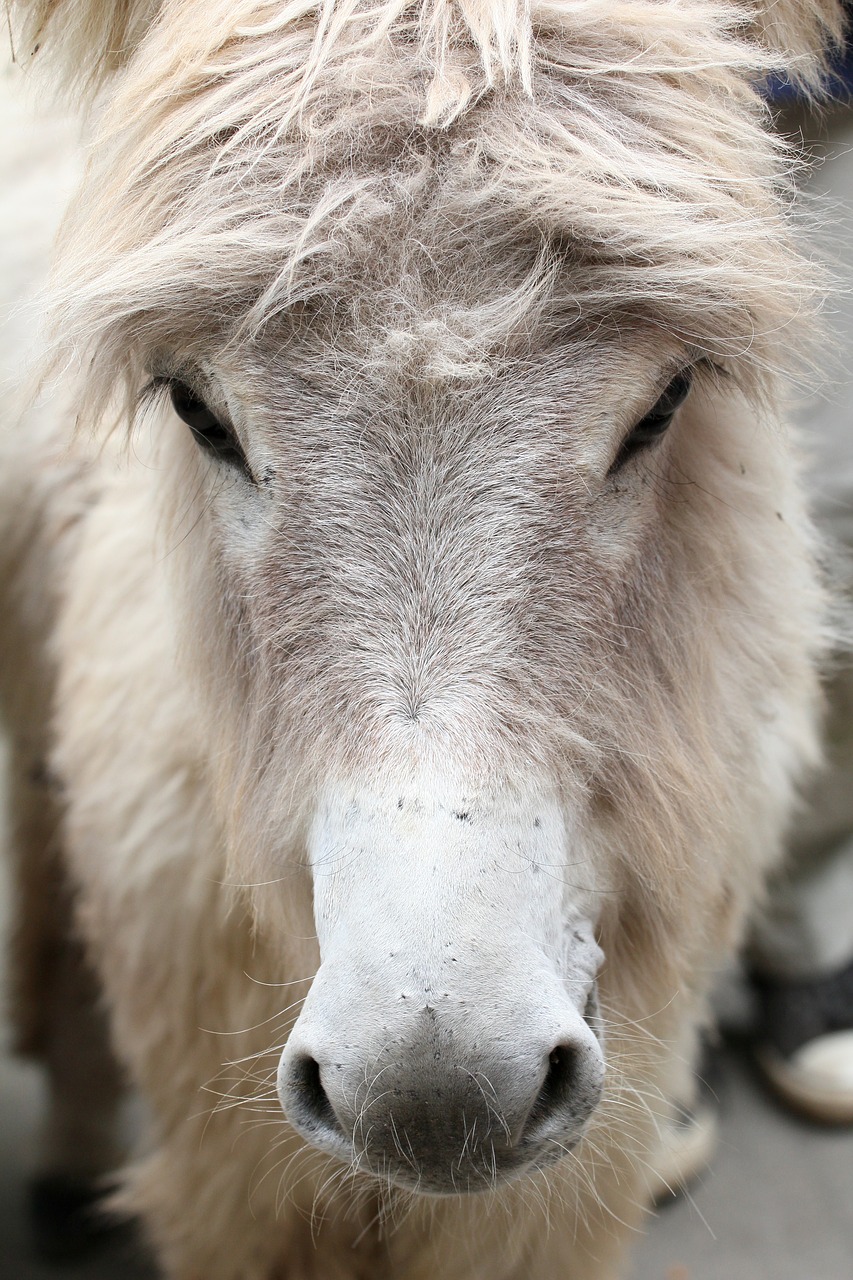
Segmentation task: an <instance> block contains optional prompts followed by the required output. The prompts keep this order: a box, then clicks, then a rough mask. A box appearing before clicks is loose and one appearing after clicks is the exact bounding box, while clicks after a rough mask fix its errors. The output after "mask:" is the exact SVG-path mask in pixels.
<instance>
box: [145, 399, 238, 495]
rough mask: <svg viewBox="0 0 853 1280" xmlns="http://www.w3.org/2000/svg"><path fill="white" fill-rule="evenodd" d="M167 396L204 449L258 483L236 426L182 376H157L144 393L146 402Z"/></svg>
mask: <svg viewBox="0 0 853 1280" xmlns="http://www.w3.org/2000/svg"><path fill="white" fill-rule="evenodd" d="M158 396H167V397H168V398H169V400H170V402H171V405H172V408H173V410H174V412H175V414H176V415H177V416H178V417H179V418H180V419H181V421H182V422H184V423H186V425H187V426H188V427H189V429H190V431H191V432H192V435H193V438H194V439H195V441H196V443H197V444H198V445H199V447H200V448H201V449H203V450H204V452H205V453H207V454H209V455H210V456H211V457H214V458H216V459H218V460H219V461H221V462H224V463H226V464H227V465H228V466H231V467H235V468H236V469H237V470H239V471H240V472H242V474H243V475H244V476H246V477H247V479H249V480H251V481H252V483H254V482H255V481H254V476H253V475H252V472H251V470H250V468H249V464H248V461H247V459H246V455H245V453H244V452H243V449H242V446H241V445H240V441H239V440H238V438H237V435H236V433H235V432H234V430H233V429H232V428H231V427H230V426H228V425H226V424H225V423H223V422H221V421H220V420H219V418H218V417H217V416H216V414H215V413H214V412H213V411H212V410H211V409H210V408H209V407H208V405H207V404H206V403H205V402H204V400H202V399H201V397H200V396H198V395H197V394H196V393H195V392H194V391H193V389H192V387H191V386H189V385H188V384H187V383H186V382H183V381H182V380H181V379H180V378H168V377H166V378H154V379H153V380H152V381H151V382H150V383H149V384H148V386H147V387H146V388H145V390H144V391H143V393H142V400H143V402H146V401H147V402H150V401H151V400H153V399H154V398H155V397H158Z"/></svg>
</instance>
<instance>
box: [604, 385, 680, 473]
mask: <svg viewBox="0 0 853 1280" xmlns="http://www.w3.org/2000/svg"><path fill="white" fill-rule="evenodd" d="M692 385H693V370H692V369H682V370H681V372H680V373H677V374H676V375H675V377H674V378H673V379H672V382H670V384H669V386H668V387H667V388H666V390H665V391H664V393H663V395H662V396H659V397H658V399H657V400H656V401H655V404H654V405H653V407H652V408H651V409H650V410H649V412H648V413H647V414H646V415H645V417H644V418H641V419H640V421H639V422H638V423H637V425H636V426H635V427H634V428H633V429H632V430H631V431H630V432H629V433H628V435H627V436H626V437H625V439H624V440H623V441H622V444H621V446H620V449H619V452H618V453H617V455H616V457H615V459H614V461H613V465H612V466H611V468H610V471H609V473H608V474H609V475H613V474H614V473H615V472H617V471H618V470H619V469H620V468H621V467H623V466H624V465H625V463H626V462H627V461H628V460H629V459H630V458H632V457H633V456H634V454H635V453H639V451H640V450H641V449H644V448H646V447H647V446H648V445H652V444H654V443H655V441H656V440H659V439H660V437H661V436H662V435H663V434H664V432H665V431H666V429H667V427H668V426H669V424H670V423H671V422H672V420H673V418H674V417H675V414H676V411H677V410H678V409H679V408H680V406H681V405H682V404H683V403H684V401H685V400H686V399H687V397H688V395H689V394H690V388H691V387H692Z"/></svg>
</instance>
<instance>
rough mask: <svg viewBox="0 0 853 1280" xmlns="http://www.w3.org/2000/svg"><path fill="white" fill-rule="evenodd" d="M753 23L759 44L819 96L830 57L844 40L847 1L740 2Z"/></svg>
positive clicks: (802, 84)
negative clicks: (845, 2) (845, 3)
mask: <svg viewBox="0 0 853 1280" xmlns="http://www.w3.org/2000/svg"><path fill="white" fill-rule="evenodd" d="M737 8H738V9H739V10H740V11H741V12H742V13H744V11H745V16H747V17H748V15H749V14H750V13H751V14H752V15H754V16H753V17H752V21H751V22H750V28H751V34H752V36H753V38H754V39H755V41H756V43H758V44H759V45H761V46H762V48H764V49H766V50H767V51H768V52H770V53H771V54H775V55H776V56H777V57H779V58H780V59H781V61H782V63H783V65H784V70H785V73H786V75H787V76H788V77H789V79H790V80H791V81H792V82H793V83H795V84H797V85H798V86H800V87H802V88H803V89H805V90H807V91H808V92H810V93H814V94H817V95H819V94H820V91H821V87H822V86H823V85H824V84H825V81H826V75H827V60H828V59H829V58H830V57H831V55H832V54H833V53H837V52H838V50H839V49H840V48H841V46H842V45H843V42H844V35H845V28H846V25H847V18H846V15H845V11H844V4H843V0H746V5H743V4H742V3H738V4H737Z"/></svg>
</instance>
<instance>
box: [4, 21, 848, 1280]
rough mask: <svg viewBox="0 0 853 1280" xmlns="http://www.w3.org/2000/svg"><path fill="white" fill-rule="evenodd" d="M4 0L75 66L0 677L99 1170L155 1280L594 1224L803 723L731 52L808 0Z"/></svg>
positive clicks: (736, 903)
mask: <svg viewBox="0 0 853 1280" xmlns="http://www.w3.org/2000/svg"><path fill="white" fill-rule="evenodd" d="M12 7H13V13H14V14H16V15H17V17H18V18H19V20H20V22H21V23H22V27H23V31H24V35H23V36H22V39H23V40H24V41H26V40H27V39H28V38H29V39H30V41H31V45H33V44H36V43H38V45H39V48H40V53H39V55H38V56H39V59H43V58H47V59H51V58H53V59H54V65H55V66H56V67H57V68H58V71H59V72H64V73H65V74H66V75H67V76H68V78H69V80H70V81H71V87H72V91H73V92H74V93H75V94H76V95H77V97H78V98H80V99H86V98H91V97H92V96H95V97H97V100H98V112H97V113H96V116H97V118H96V123H95V124H94V126H93V128H94V137H93V140H92V144H91V147H90V149H89V160H88V166H87V169H86V172H85V173H84V176H83V179H82V185H81V187H80V190H79V194H78V195H77V196H76V197H75V198H74V199H73V200H72V203H71V206H70V209H69V212H68V215H67V218H66V222H65V224H64V227H63V232H62V236H61V240H60V251H59V258H58V265H57V270H56V275H55V278H54V281H53V283H52V286H51V295H50V296H51V299H52V304H53V310H52V316H53V321H52V325H53V327H52V328H51V329H50V330H49V332H48V334H47V336H46V339H45V345H46V350H45V354H44V362H45V363H44V367H45V369H46V370H47V371H52V372H53V373H54V374H56V373H57V371H59V376H58V379H57V381H56V383H55V389H54V391H53V392H52V397H51V398H47V399H45V401H44V402H43V403H41V404H40V405H39V406H38V408H37V409H34V410H29V411H28V414H27V415H25V417H24V428H25V429H24V430H23V431H22V430H21V429H20V427H16V429H15V430H12V431H4V435H3V438H2V449H3V462H4V468H3V472H2V474H3V480H2V481H0V497H2V507H0V510H2V515H0V587H2V589H3V593H4V615H6V616H7V617H8V621H9V625H8V627H6V629H5V630H4V634H3V637H2V646H3V648H2V656H3V685H2V691H3V693H4V703H5V714H6V719H7V721H8V723H9V727H10V736H11V740H12V752H13V765H14V775H15V778H16V779H17V780H18V781H19V782H21V780H22V779H26V778H30V779H31V778H32V777H33V776H35V775H34V773H33V765H34V762H35V761H36V760H37V759H40V758H43V757H46V758H48V759H49V762H50V776H51V777H52V778H54V779H56V780H57V782H58V784H59V785H60V786H61V791H60V790H59V788H58V787H57V788H56V789H55V790H54V792H53V793H52V797H53V798H52V800H51V805H52V806H53V807H52V809H51V813H53V812H54V808H55V812H56V815H57V821H59V822H60V832H61V835H60V844H61V858H62V866H63V867H64V869H65V870H64V874H67V875H68V877H69V879H70V882H71V884H72V885H73V891H74V895H75V898H76V905H77V913H76V919H77V927H78V928H79V930H80V931H81V933H82V936H83V937H84V938H85V941H86V944H87V946H88V948H89V952H90V955H91V958H92V961H93V963H94V966H95V969H96V971H97V974H98V976H99V979H100V982H101V984H102V986H103V990H104V993H105V996H106V1003H107V1006H108V1009H109V1012H110V1018H111V1026H112V1035H113V1041H114V1045H115V1049H116V1051H117V1053H118V1056H119V1057H120V1059H121V1061H122V1063H123V1064H124V1065H125V1066H126V1068H127V1070H128V1072H129V1074H130V1077H131V1078H132V1080H133V1082H134V1083H135V1084H136V1085H137V1086H138V1088H139V1089H140V1090H141V1091H142V1092H143V1093H144V1095H145V1097H146V1099H147V1101H148V1103H149V1105H150V1110H151V1116H152V1126H153V1142H152V1147H151V1154H149V1155H148V1156H146V1157H145V1158H144V1159H143V1160H142V1162H141V1163H136V1164H134V1165H133V1166H132V1168H130V1169H129V1171H128V1172H127V1173H126V1175H125V1181H124V1186H125V1190H124V1196H125V1199H126V1202H127V1203H128V1204H129V1205H132V1206H133V1207H134V1208H135V1209H136V1210H137V1211H138V1212H139V1213H140V1214H141V1215H142V1216H143V1218H144V1220H145V1224H146V1228H147V1231H148V1233H149V1236H150V1238H151V1239H152V1240H153V1241H154V1243H155V1246H156V1248H157V1251H158V1257H159V1260H160V1262H161V1264H162V1265H163V1267H164V1268H165V1270H166V1274H167V1275H168V1276H169V1277H170V1280H190V1278H191V1277H192V1278H195V1277H199V1276H203V1277H204V1278H205V1280H380V1277H381V1278H382V1280H435V1277H441V1278H442V1280H557V1278H558V1277H562V1276H569V1277H571V1280H608V1278H609V1277H616V1276H618V1275H619V1274H621V1271H620V1268H621V1266H622V1262H621V1258H622V1252H623V1244H624V1242H625V1239H626V1237H627V1236H628V1235H629V1234H630V1228H631V1226H632V1225H633V1224H634V1223H636V1222H637V1221H638V1220H639V1219H640V1217H641V1214H642V1212H643V1206H644V1201H645V1182H646V1177H647V1170H648V1161H649V1158H650V1150H651V1148H652V1146H653V1135H654V1133H655V1131H656V1126H657V1124H658V1123H659V1121H660V1119H661V1118H662V1117H664V1116H666V1114H667V1110H668V1107H669V1106H670V1104H671V1100H672V1099H673V1098H679V1099H686V1098H687V1097H688V1096H689V1090H690V1080H689V1074H690V1073H689V1063H690V1059H691V1054H692V1051H693V1046H694V1041H695V1037H696V1029H697V1027H698V1026H699V1025H700V1023H701V1021H702V1018H703V1017H704V1001H705V997H706V994H707V986H708V984H709V982H710V979H711V975H712V973H713V970H714V966H715V965H716V964H717V963H718V962H719V961H720V960H721V959H722V958H723V957H724V956H725V955H726V954H727V953H728V952H729V951H730V950H731V948H732V947H733V946H734V945H736V943H737V941H738V939H739V936H740V932H741V930H742V927H743V922H744V919H745V917H746V914H747V912H748V910H749V907H750V904H751V903H752V902H753V901H754V899H755V896H756V895H757V894H758V893H759V892H760V886H761V881H762V876H763V874H764V872H765V871H766V869H767V868H768V867H770V866H772V865H773V863H774V862H775V860H776V859H777V857H778V855H779V852H780V849H781V842H782V837H783V834H784V830H785V825H786V822H787V819H788V815H789V813H790V810H791V806H792V803H793V798H794V795H795V790H796V786H797V783H798V780H799V778H800V777H801V775H802V773H803V770H804V769H805V768H806V767H807V766H808V765H809V764H811V763H812V762H813V761H814V760H815V758H816V755H817V749H816V731H815V725H816V720H817V712H818V705H819V696H818V684H817V678H816V675H815V670H816V665H817V662H818V659H819V658H820V656H821V654H822V652H823V645H824V635H823V629H824V623H823V619H824V614H825V600H824V598H823V593H822V589H821V586H820V584H819V581H818V575H817V573H816V570H815V565H814V548H813V536H812V531H811V527H810V525H809V521H808V518H807V516H806V514H805V512H804V509H803V503H802V497H801V492H800V485H799V479H798V467H797V460H796V452H795V449H794V448H793V446H792V443H791V441H790V439H789V437H788V434H787V432H786V430H785V428H784V426H783V425H782V415H781V411H780V409H779V405H780V402H781V400H782V398H783V388H782V384H781V381H780V375H779V372H778V370H779V369H780V367H782V366H783V365H784V362H785V358H786V356H787V355H788V353H789V351H790V349H791V348H792V346H794V345H796V341H795V339H794V337H793V336H792V335H793V334H794V333H797V334H799V333H802V332H805V331H807V327H808V317H809V315H810V314H811V310H810V309H811V304H812V302H813V299H814V297H815V296H816V289H817V286H816V282H815V279H814V276H813V272H812V268H811V266H810V265H809V264H808V263H807V262H806V260H805V259H804V258H803V257H801V256H800V255H799V253H798V250H797V247H796V245H795V243H793V241H792V239H791V236H790V234H789V231H788V229H787V228H786V225H785V222H784V218H783V211H782V208H781V202H780V200H779V196H778V189H779V188H778V184H779V183H780V182H781V180H782V175H783V172H784V169H785V167H786V165H787V157H786V156H785V154H784V152H783V151H782V150H781V148H780V144H777V143H776V142H774V141H773V140H772V139H771V137H770V136H769V134H768V133H767V132H766V130H765V121H764V119H763V115H762V108H761V105H760V102H759V99H758V96H757V93H756V91H755V88H754V81H755V78H756V76H759V75H761V74H763V73H765V72H766V71H768V70H769V69H772V68H774V67H777V66H778V65H779V63H780V60H781V59H782V58H783V55H781V54H780V53H779V49H780V48H781V49H783V50H785V51H786V54H787V53H792V54H796V55H802V57H800V60H799V61H798V64H797V65H798V67H799V68H800V72H799V73H800V74H802V75H803V76H804V77H805V78H806V79H808V78H809V77H812V79H813V81H814V82H815V83H816V82H817V80H818V79H819V75H820V47H821V44H822V43H823V42H824V41H825V40H826V39H828V38H829V37H831V36H832V35H833V34H837V30H838V24H839V16H838V12H837V10H836V8H835V7H834V6H833V5H831V4H829V3H826V4H818V3H814V4H813V3H809V2H808V0H786V2H785V3H777V4H775V5H774V6H772V14H771V13H770V10H769V9H768V10H767V12H765V9H764V7H763V5H761V4H756V5H755V6H754V9H755V21H754V24H753V26H752V27H751V28H750V29H748V30H747V29H745V28H744V26H743V22H742V10H741V9H738V10H737V11H735V10H734V8H733V9H732V11H731V13H729V11H728V8H727V6H726V5H725V4H723V5H720V6H717V7H711V6H707V5H704V4H696V5H693V4H685V5H679V6H678V7H677V11H676V10H675V9H673V10H672V12H671V13H670V11H669V9H668V7H667V6H660V5H651V4H650V5H643V4H641V5H635V6H630V5H628V6H620V7H618V8H616V7H614V6H613V5H611V4H608V3H604V0H592V2H591V3H589V4H585V5H582V6H581V5H575V4H572V3H568V2H566V3H565V4H562V3H561V4H557V5H548V6H545V7H543V8H542V10H541V11H540V10H539V9H538V8H537V7H536V6H535V5H534V6H533V11H532V13H530V14H528V13H527V12H526V11H525V12H522V11H521V9H519V10H518V11H516V10H515V8H514V7H513V6H509V7H507V6H505V5H504V6H492V5H490V4H488V3H485V2H481V0H476V2H475V0H458V2H457V3H455V4H454V5H453V6H450V7H449V8H445V7H442V8H441V9H439V8H435V9H433V8H432V7H431V6H430V5H428V4H424V5H423V6H421V7H420V8H418V10H417V13H416V14H415V16H414V17H413V11H412V10H411V9H410V8H408V7H406V6H404V5H402V4H401V3H397V2H396V0H394V2H391V3H389V4H388V5H387V6H385V7H384V8H382V9H381V12H379V11H376V10H375V9H372V10H369V6H365V7H364V12H362V6H360V5H359V4H357V3H354V4H352V5H349V4H343V3H338V2H337V0H329V4H328V5H327V6H326V8H325V9H324V13H325V14H326V17H327V18H328V22H327V23H324V24H322V25H321V26H318V18H317V15H316V13H315V11H314V9H313V8H311V6H309V5H307V4H306V5H305V6H304V7H300V6H299V5H297V6H295V7H292V8H291V9H288V10H287V11H286V12H283V11H279V9H278V8H277V7H276V6H275V5H273V4H264V3H261V0H239V2H238V3H234V0H214V3H211V2H210V0H206V3H205V4H204V5H200V4H199V3H196V2H195V0H176V3H174V4H172V5H171V6H168V7H166V8H164V9H163V12H162V14H161V15H160V17H161V21H160V22H154V17H155V15H156V13H157V12H159V7H158V5H157V4H156V3H154V4H151V3H147V2H146V3H142V2H140V3H138V4H137V3H131V4H122V5H116V6H113V5H112V4H109V3H106V0H89V2H87V3H81V4H79V5H76V6H70V5H63V4H58V5H54V4H53V3H48V2H47V0H44V2H42V0H35V2H34V3H24V0H17V3H13V6H12ZM68 10H72V12H68ZM368 10H369V11H368ZM442 14H443V15H444V17H442ZM768 15H769V16H768ZM380 18H381V19H382V20H381V21H380ZM676 19H677V21H676ZM386 20H387V21H386ZM806 55H807V56H806ZM10 177H12V178H14V173H12V174H11V175H10ZM804 320H805V322H806V325H805V329H804V328H803V321H804ZM795 325H797V326H800V327H799V328H795ZM81 352H84V353H86V359H85V361H84V363H83V366H82V367H84V368H85V375H81V374H79V373H77V372H76V371H75V370H76V368H77V366H76V365H75V362H74V361H75V359H76V357H77V356H78V355H79V353H81ZM685 369H689V370H691V371H692V374H693V388H692V391H691V393H690V395H689V397H687V399H686V400H685V402H684V404H682V405H681V407H679V408H678V410H677V413H676V414H675V416H674V418H673V421H672V424H671V425H670V426H669V427H668V429H666V430H661V431H660V432H659V433H658V434H659V438H655V439H654V440H653V441H652V442H651V443H650V444H649V445H648V447H645V446H644V447H643V448H639V449H637V450H636V451H635V452H630V451H629V452H627V453H626V452H625V451H624V449H623V445H624V442H625V440H626V439H628V438H629V437H630V433H631V431H632V429H633V428H635V427H636V425H637V424H638V423H642V421H643V420H644V419H645V418H647V416H648V415H650V413H652V411H653V408H654V406H655V404H656V403H657V402H658V401H659V398H660V396H661V393H662V392H663V391H664V389H665V388H666V387H667V386H668V385H670V384H672V381H673V379H674V378H675V377H676V376H678V375H679V372H680V371H683V370H685ZM170 380H171V381H172V382H173V383H174V382H179V383H180V384H181V385H182V386H183V385H184V384H187V385H188V386H189V387H190V392H188V393H187V395H190V394H191V396H192V397H196V399H193V401H192V403H193V404H194V405H197V404H202V405H203V407H204V416H203V417H202V418H200V419H199V420H200V421H203V422H210V423H211V424H213V426H212V434H211V437H210V439H209V440H208V441H207V442H206V444H205V442H204V441H202V444H203V445H204V447H202V448H200V447H199V442H198V440H197V439H194V438H193V435H192V433H191V432H190V431H189V430H188V429H187V427H186V426H185V425H184V424H183V423H181V422H180V421H178V419H177V418H176V416H175V414H174V413H173V412H172V409H171V408H170V405H169V403H168V400H167V398H166V397H163V398H161V399H159V400H158V399H156V397H155V398H154V400H153V402H152V403H149V404H148V406H147V408H146V410H145V412H144V413H141V414H139V413H137V412H136V400H137V396H138V393H139V391H140V390H141V388H142V387H143V386H144V385H145V384H146V383H147V384H149V385H150V386H153V387H156V386H158V385H167V384H168V383H169V382H170ZM125 392H127V393H129V402H130V403H132V405H133V409H132V410H131V416H132V417H133V418H134V425H133V427H132V430H133V437H132V442H131V446H130V447H127V448H125V447H124V446H123V444H122V441H121V439H120V430H118V429H116V427H115V420H116V404H117V403H119V402H120V397H121V395H122V394H124V393H125ZM149 399H150V397H149ZM185 399H186V397H185ZM187 403H189V401H187ZM75 422H76V423H77V424H78V429H77V430H76V432H75V430H74V424H75ZM217 433H218V434H217ZM223 440H224V441H226V442H227V449H224V448H221V447H218V446H217V441H219V444H220V445H221V442H222V441H223ZM25 441H26V442H27V447H26V448H25V447H24V442H25ZM235 460H236V464H239V465H236V464H235ZM7 462H8V466H7V465H6V463H7ZM244 464H245V465H244ZM6 601H8V607H7V606H6ZM16 803H17V808H16V812H17V813H18V814H19V815H23V816H22V817H21V819H20V821H19V822H18V823H17V825H16V831H17V837H18V847H17V849H16V850H15V862H16V866H17V867H18V869H19V871H20V875H21V880H22V883H24V882H25V883H26V886H27V890H26V893H25V894H22V899H23V900H24V901H25V902H26V903H29V904H30V905H31V907H32V904H34V903H36V902H37V901H38V880H39V875H41V874H43V876H44V879H45V882H47V880H48V879H49V877H50V875H52V874H53V873H54V871H55V866H56V864H55V862H54V861H53V859H54V857H55V851H52V852H50V855H49V856H48V855H47V853H46V850H45V847H44V846H45V844H46V836H45V832H44V825H45V824H44V823H43V822H42V823H39V822H38V821H36V820H35V816H34V815H36V812H37V810H38V804H39V802H38V797H37V796H36V795H35V792H34V788H33V786H32V785H31V784H30V783H25V782H21V790H20V796H19V799H18V801H17V802H16ZM65 928H66V926H65V925H64V924H63V923H62V922H57V921H55V920H53V919H52V918H51V919H47V917H46V916H42V915H40V913H39V911H38V910H37V909H33V910H31V911H30V912H28V914H27V918H26V919H25V920H24V921H23V924H22V926H21V929H20V931H19V942H20V943H21V945H20V947H19V948H18V952H19V954H18V967H19V975H20V980H19V981H18V984H17V989H18V990H19V992H20V993H21V999H20V1007H19V1009H18V1021H19V1025H20V1028H21V1036H20V1039H21V1041H22V1043H24V1042H26V1043H27V1044H28V1045H29V1047H31V1048H32V1047H34V1046H35V1047H36V1048H37V1047H38V1044H39V1043H45V1042H46V1041H49V1040H50V1036H51V1028H50V1026H49V1025H48V1023H49V1015H48V1014H46V1013H44V1012H43V1011H38V1010H34V1008H33V1002H34V1001H35V1000H36V994H37V993H36V984H35V983H34V982H32V981H30V980H29V979H30V978H31V977H32V973H31V972H30V969H31V968H32V965H33V960H32V957H33V956H34V955H36V954H41V953H42V951H43V950H44V947H45V946H46V945H47V941H49V939H50V937H52V936H53V935H52V934H51V930H59V932H60V933H62V931H63V930H64V929H65ZM28 966H30V969H28ZM66 1018H67V1012H66ZM33 1027H36V1028H40V1030H39V1034H35V1033H33V1034H30V1031H31V1029H32V1028H33ZM28 1029H29V1030H28ZM286 1117H287V1118H286ZM289 1121H292V1123H289ZM93 1162H94V1163H97V1161H96V1160H95V1158H94V1156H93ZM469 1191H470V1192H472V1193H473V1192H485V1194H479V1195H475V1194H471V1195H467V1194H464V1193H466V1192H469Z"/></svg>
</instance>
